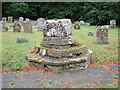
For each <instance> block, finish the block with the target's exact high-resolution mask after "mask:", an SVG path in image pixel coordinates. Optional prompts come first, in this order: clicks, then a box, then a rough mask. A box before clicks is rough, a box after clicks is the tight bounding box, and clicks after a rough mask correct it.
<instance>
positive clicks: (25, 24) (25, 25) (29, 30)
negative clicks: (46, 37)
mask: <svg viewBox="0 0 120 90" xmlns="http://www.w3.org/2000/svg"><path fill="white" fill-rule="evenodd" d="M22 25H23V29H24V32H26V33H32V32H33V30H32V24H31V22H30V21H24V22H22Z"/></svg>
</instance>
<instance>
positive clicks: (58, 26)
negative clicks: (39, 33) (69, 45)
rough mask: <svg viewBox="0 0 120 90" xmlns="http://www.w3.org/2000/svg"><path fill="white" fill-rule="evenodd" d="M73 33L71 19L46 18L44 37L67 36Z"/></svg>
mask: <svg viewBox="0 0 120 90" xmlns="http://www.w3.org/2000/svg"><path fill="white" fill-rule="evenodd" d="M71 33H72V23H71V20H70V19H63V20H62V19H58V20H46V21H45V25H44V32H43V34H44V37H67V36H69V35H71Z"/></svg>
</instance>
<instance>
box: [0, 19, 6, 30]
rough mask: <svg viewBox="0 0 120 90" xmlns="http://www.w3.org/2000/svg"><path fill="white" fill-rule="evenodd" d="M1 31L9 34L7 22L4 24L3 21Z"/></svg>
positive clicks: (0, 23)
mask: <svg viewBox="0 0 120 90" xmlns="http://www.w3.org/2000/svg"><path fill="white" fill-rule="evenodd" d="M0 29H1V30H2V31H3V32H7V31H8V27H6V25H5V22H3V21H1V22H0Z"/></svg>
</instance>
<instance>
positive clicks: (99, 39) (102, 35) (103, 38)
mask: <svg viewBox="0 0 120 90" xmlns="http://www.w3.org/2000/svg"><path fill="white" fill-rule="evenodd" d="M96 44H108V27H106V26H102V27H100V28H98V29H97V30H96Z"/></svg>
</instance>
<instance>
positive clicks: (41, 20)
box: [37, 18, 45, 31]
mask: <svg viewBox="0 0 120 90" xmlns="http://www.w3.org/2000/svg"><path fill="white" fill-rule="evenodd" d="M44 22H45V19H44V18H39V19H37V27H38V30H37V31H43V29H44Z"/></svg>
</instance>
